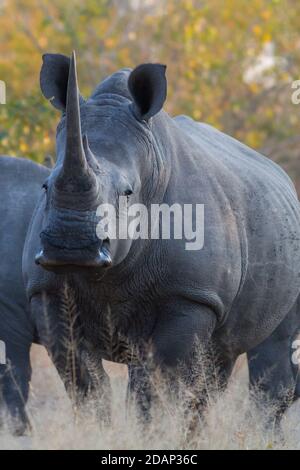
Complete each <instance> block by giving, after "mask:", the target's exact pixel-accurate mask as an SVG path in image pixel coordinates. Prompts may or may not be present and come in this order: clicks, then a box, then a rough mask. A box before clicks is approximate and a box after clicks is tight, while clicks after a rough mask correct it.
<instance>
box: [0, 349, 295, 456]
mask: <svg viewBox="0 0 300 470" xmlns="http://www.w3.org/2000/svg"><path fill="white" fill-rule="evenodd" d="M32 359H33V371H34V372H33V379H32V384H31V393H30V400H29V405H28V411H29V413H30V416H31V419H32V424H33V432H32V434H31V435H30V436H22V437H13V436H11V435H10V434H9V432H8V431H7V429H4V430H2V431H1V433H0V449H111V450H114V449H122V450H124V449H165V450H167V449H300V419H299V418H300V403H299V401H298V403H295V404H294V405H293V406H292V407H291V408H290V410H289V411H288V412H287V413H286V416H285V417H284V418H283V422H282V428H283V436H282V437H281V439H279V436H278V435H277V434H276V432H275V430H274V429H272V427H271V428H270V427H269V428H268V429H267V428H266V422H267V419H268V413H269V410H264V412H263V413H262V411H261V410H260V411H259V410H258V408H257V407H256V405H255V403H254V402H253V400H251V399H250V397H249V393H248V383H247V382H248V376H247V368H246V365H245V360H244V358H241V359H240V360H239V361H238V364H237V366H236V368H235V371H234V373H233V376H232V378H231V381H230V384H229V386H228V389H227V390H226V392H225V393H222V394H221V393H215V394H212V395H211V396H210V399H209V406H208V409H207V412H206V414H205V418H204V420H203V422H202V423H198V426H197V430H195V431H194V432H193V433H191V432H189V429H188V427H187V419H186V415H185V413H184V407H183V406H178V403H172V400H171V399H170V397H169V396H168V392H167V390H164V387H162V386H160V384H159V383H158V384H157V385H156V386H157V387H158V388H160V403H159V404H158V405H157V406H156V407H155V410H154V412H153V414H154V418H153V420H152V423H151V425H150V426H149V429H147V431H146V430H145V429H143V430H142V429H141V427H140V424H139V423H138V420H137V419H136V415H135V413H134V411H133V410H131V411H127V412H126V409H125V395H126V383H127V373H126V368H125V367H124V366H117V365H114V364H109V363H106V368H107V370H108V372H109V375H110V377H111V382H112V390H113V394H112V422H111V424H110V425H109V426H107V427H105V428H103V429H100V427H99V425H98V424H97V419H96V418H95V416H94V414H93V412H92V411H91V410H88V412H85V413H83V414H81V415H80V416H79V415H77V416H74V413H73V412H72V407H71V404H70V402H69V399H68V398H67V396H66V393H65V391H64V388H63V385H62V383H61V381H60V379H59V377H58V375H57V373H56V371H55V369H54V367H53V366H52V365H51V364H50V362H49V360H48V358H47V355H46V353H45V351H44V350H43V348H41V347H35V348H34V349H33V352H32Z"/></svg>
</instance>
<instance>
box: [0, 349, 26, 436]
mask: <svg viewBox="0 0 300 470" xmlns="http://www.w3.org/2000/svg"><path fill="white" fill-rule="evenodd" d="M5 345H6V364H5V365H0V389H1V392H2V398H3V402H4V405H5V407H6V409H7V410H8V412H9V415H10V417H11V423H10V424H11V430H12V432H13V434H15V435H22V434H24V433H25V432H26V431H27V430H29V429H30V422H29V419H28V415H27V412H26V404H27V400H28V393H29V382H30V379H31V365H30V356H29V352H30V346H31V344H30V343H27V344H22V345H20V344H16V343H15V342H13V341H11V340H8V341H5Z"/></svg>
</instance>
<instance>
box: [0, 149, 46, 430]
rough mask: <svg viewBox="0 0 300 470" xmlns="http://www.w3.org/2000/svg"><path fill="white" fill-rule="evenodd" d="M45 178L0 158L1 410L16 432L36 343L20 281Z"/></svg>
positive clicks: (38, 170)
mask: <svg viewBox="0 0 300 470" xmlns="http://www.w3.org/2000/svg"><path fill="white" fill-rule="evenodd" d="M49 173H50V171H49V170H48V169H47V168H44V167H42V166H41V165H37V164H36V163H33V162H31V161H30V160H24V159H22V158H10V157H4V156H0V195H1V203H0V220H1V230H0V258H1V263H0V340H1V341H4V342H5V344H6V357H7V364H6V365H3V364H2V365H0V394H1V392H2V400H1V399H0V408H2V407H1V405H2V404H3V402H4V403H5V404H6V407H7V408H8V410H9V412H10V414H11V416H12V417H13V418H15V423H13V424H14V425H15V431H16V432H17V433H20V432H21V433H22V432H23V431H24V429H25V427H26V424H27V422H28V420H27V416H26V413H25V407H24V404H25V403H26V401H27V397H28V388H29V381H30V376H31V367H30V359H29V349H30V346H31V344H32V343H33V342H34V341H36V337H35V336H36V335H35V325H34V322H33V321H32V319H31V317H30V311H29V305H28V301H27V298H26V292H25V289H24V284H23V278H22V252H23V246H24V242H25V237H26V232H27V228H28V225H29V223H30V220H31V217H32V214H33V211H34V207H35V205H36V203H37V200H38V198H39V197H40V193H41V186H42V184H43V182H44V180H45V178H47V176H49ZM18 418H21V420H20V421H19V420H18Z"/></svg>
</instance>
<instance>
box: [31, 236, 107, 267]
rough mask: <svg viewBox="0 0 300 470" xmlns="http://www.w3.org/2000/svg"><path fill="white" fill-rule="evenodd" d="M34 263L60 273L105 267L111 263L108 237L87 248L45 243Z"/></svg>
mask: <svg viewBox="0 0 300 470" xmlns="http://www.w3.org/2000/svg"><path fill="white" fill-rule="evenodd" d="M35 263H36V264H37V265H39V266H41V267H42V268H44V269H46V270H49V271H55V272H62V273H65V272H75V271H78V270H86V269H94V270H103V269H107V268H109V267H111V265H112V259H111V254H110V249H109V239H106V240H104V241H103V242H100V243H99V244H98V245H97V246H93V247H92V248H91V249H89V250H87V249H80V250H79V249H64V248H57V247H54V246H51V245H50V244H47V245H46V246H44V247H43V248H42V250H41V251H40V252H39V253H38V254H37V255H36V257H35Z"/></svg>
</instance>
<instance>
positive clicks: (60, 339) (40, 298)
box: [31, 294, 111, 422]
mask: <svg viewBox="0 0 300 470" xmlns="http://www.w3.org/2000/svg"><path fill="white" fill-rule="evenodd" d="M66 310H67V307H66V306H65V305H64V306H63V308H62V304H61V297H60V296H59V295H46V294H45V295H37V296H34V297H33V298H32V300H31V312H32V316H33V318H34V321H35V324H36V329H37V334H38V338H39V343H40V344H42V345H43V346H45V348H46V349H47V352H48V354H49V356H50V358H51V360H52V362H53V364H54V365H55V367H56V369H57V371H58V373H59V375H60V377H61V379H62V381H63V383H64V385H65V388H66V391H67V393H68V395H69V397H70V399H71V400H72V403H73V405H74V407H75V408H76V409H77V408H82V407H83V406H84V405H85V403H86V402H87V400H88V399H90V398H93V399H95V400H96V401H98V403H99V405H98V406H97V411H99V414H100V416H101V421H104V422H106V421H107V420H108V419H109V415H110V412H109V406H108V404H107V403H108V401H109V398H108V397H109V396H111V394H110V393H109V380H108V376H107V374H106V372H105V371H104V368H103V366H102V362H101V358H99V360H97V361H96V360H95V357H94V355H93V354H91V353H90V351H89V350H88V349H87V348H86V347H85V346H84V343H83V331H82V328H81V325H80V323H79V318H76V317H73V316H72V315H71V314H72V312H67V311H66ZM70 310H72V308H71V309H70ZM68 313H70V316H69V315H68Z"/></svg>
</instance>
